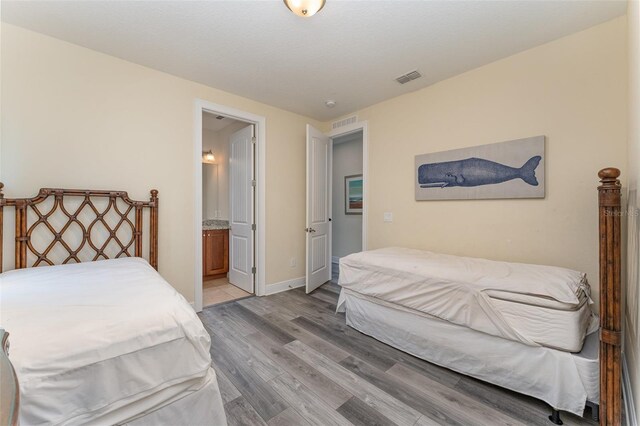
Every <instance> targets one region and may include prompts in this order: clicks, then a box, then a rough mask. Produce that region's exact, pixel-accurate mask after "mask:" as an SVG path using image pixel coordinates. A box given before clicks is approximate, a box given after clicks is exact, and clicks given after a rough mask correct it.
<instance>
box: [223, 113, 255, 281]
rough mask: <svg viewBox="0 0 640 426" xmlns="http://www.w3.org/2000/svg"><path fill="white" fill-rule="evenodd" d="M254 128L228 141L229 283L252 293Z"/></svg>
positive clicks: (233, 135)
mask: <svg viewBox="0 0 640 426" xmlns="http://www.w3.org/2000/svg"><path fill="white" fill-rule="evenodd" d="M253 179H254V170H253V125H251V126H247V127H245V128H244V129H241V130H239V131H237V132H236V133H234V134H232V135H231V138H230V141H229V186H230V188H229V189H230V191H229V226H230V228H229V282H230V283H231V284H233V285H235V286H238V287H240V288H241V289H243V290H244V291H247V292H249V293H253V281H254V280H253V277H254V272H255V270H254V269H253V266H254V263H253V257H254V256H253V238H254V229H253V228H254V225H253V224H254V223H255V222H254V220H253V217H254V215H253V196H254V188H255V187H254V184H253V183H254V181H253Z"/></svg>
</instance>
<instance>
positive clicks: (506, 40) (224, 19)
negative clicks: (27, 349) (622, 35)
mask: <svg viewBox="0 0 640 426" xmlns="http://www.w3.org/2000/svg"><path fill="white" fill-rule="evenodd" d="M625 12H626V1H624V0H621V1H615V0H600V1H574V0H555V1H541V0H533V1H518V0H511V1H404V0H396V1H347V0H343V1H340V0H327V4H326V6H325V7H324V9H323V10H322V11H321V12H320V13H318V14H317V15H315V16H313V17H311V18H300V17H298V16H295V15H294V14H292V13H291V12H290V11H289V10H288V9H287V8H286V7H285V5H284V4H283V3H282V1H280V0H263V1H248V0H234V1H6V0H3V1H2V20H3V21H4V22H8V23H12V24H15V25H19V26H22V27H25V28H28V29H31V30H34V31H37V32H41V33H44V34H48V35H51V36H53V37H57V38H60V39H62V40H66V41H69V42H71V43H75V44H79V45H81V46H85V47H88V48H90V49H94V50H97V51H100V52H104V53H107V54H109V55H113V56H117V57H119V58H123V59H126V60H128V61H131V62H135V63H138V64H141V65H145V66H148V67H151V68H155V69H158V70H161V71H165V72H168V73H171V74H174V75H177V76H180V77H184V78H187V79H189V80H193V81H197V82H200V83H204V84H206V85H209V86H212V87H216V88H219V89H222V90H225V91H228V92H232V93H235V94H238V95H241V96H245V97H248V98H251V99H255V100H257V101H261V102H264V103H267V104H271V105H274V106H277V107H280V108H283V109H286V110H289V111H294V112H297V113H300V114H304V115H307V116H309V117H313V118H315V119H318V120H329V119H333V118H335V117H338V116H340V115H343V114H346V113H349V112H352V111H355V110H357V109H360V108H362V107H365V106H369V105H372V104H374V103H376V102H380V101H382V100H385V99H388V98H392V97H395V96H398V95H400V94H403V93H406V92H410V91H414V90H417V89H420V88H422V87H425V86H428V85H430V84H433V83H435V82H437V81H440V80H443V79H446V78H448V77H451V76H454V75H456V74H460V73H462V72H465V71H467V70H470V69H473V68H475V67H478V66H480V65H483V64H487V63H489V62H492V61H495V60H497V59H500V58H504V57H506V56H509V55H512V54H514V53H516V52H519V51H522V50H526V49H528V48H531V47H533V46H537V45H540V44H543V43H546V42H548V41H551V40H554V39H557V38H559V37H562V36H564V35H567V34H571V33H574V32H577V31H579V30H582V29H585V28H588V27H590V26H593V25H596V24H598V23H601V22H605V21H607V20H610V19H613V18H614V17H616V16H620V15H623V14H624V13H625ZM416 68H417V69H419V70H420V72H421V73H422V74H423V77H422V78H421V79H418V80H415V81H411V82H409V83H407V84H405V85H403V86H401V85H399V84H398V83H396V82H395V81H394V79H395V78H396V77H398V76H399V75H401V74H404V73H406V72H408V71H411V70H413V69H416ZM327 99H335V100H336V102H337V106H336V107H335V108H333V109H328V108H327V107H326V106H325V105H324V102H325V100H327Z"/></svg>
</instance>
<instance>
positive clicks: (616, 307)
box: [598, 168, 622, 426]
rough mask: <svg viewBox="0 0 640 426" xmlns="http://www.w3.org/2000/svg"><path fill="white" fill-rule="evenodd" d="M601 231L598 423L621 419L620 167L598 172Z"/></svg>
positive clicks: (610, 425)
mask: <svg viewBox="0 0 640 426" xmlns="http://www.w3.org/2000/svg"><path fill="white" fill-rule="evenodd" d="M598 176H599V177H600V183H601V185H600V186H599V187H598V201H599V216H600V217H599V221H600V225H599V231H600V424H601V425H607V426H619V425H620V424H621V422H622V410H621V403H622V383H621V375H622V371H621V368H622V367H621V345H622V318H621V316H622V315H621V283H620V280H621V278H620V277H621V255H620V247H621V236H620V216H621V214H622V212H621V186H620V181H619V180H618V177H619V176H620V170H618V169H615V168H606V169H602V170H600V172H599V173H598Z"/></svg>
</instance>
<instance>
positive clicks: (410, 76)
mask: <svg viewBox="0 0 640 426" xmlns="http://www.w3.org/2000/svg"><path fill="white" fill-rule="evenodd" d="M420 77H422V74H420V71H418V70H413V71H411V72H408V73H406V74H404V75H401V76H400V77H398V78H396V81H397V82H398V83H400V84H405V83H408V82H410V81H411V80H415V79H417V78H420Z"/></svg>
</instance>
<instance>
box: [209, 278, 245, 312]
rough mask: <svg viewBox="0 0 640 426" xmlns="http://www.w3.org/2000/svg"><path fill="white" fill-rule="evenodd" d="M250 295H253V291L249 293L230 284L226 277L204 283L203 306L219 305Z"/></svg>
mask: <svg viewBox="0 0 640 426" xmlns="http://www.w3.org/2000/svg"><path fill="white" fill-rule="evenodd" d="M249 296H251V293H247V292H246V291H244V290H242V289H241V288H238V287H236V286H235V285H233V284H230V283H229V280H228V279H227V278H226V277H225V278H217V279H213V280H208V281H205V282H203V283H202V306H211V305H217V304H219V303H224V302H229V301H231V300H237V299H241V298H243V297H249Z"/></svg>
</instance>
